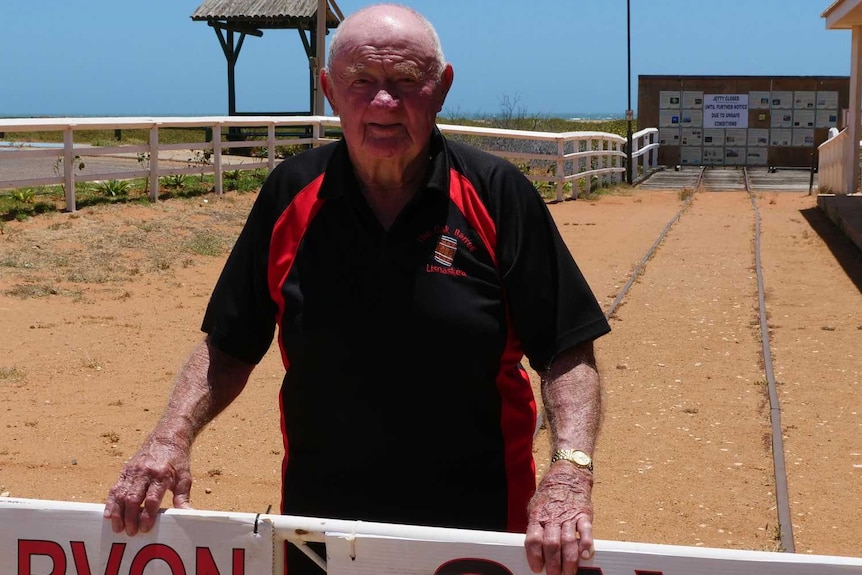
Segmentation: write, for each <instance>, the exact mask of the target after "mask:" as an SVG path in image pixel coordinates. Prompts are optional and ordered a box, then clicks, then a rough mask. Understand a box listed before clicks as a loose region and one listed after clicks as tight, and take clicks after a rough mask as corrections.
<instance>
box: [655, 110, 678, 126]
mask: <svg viewBox="0 0 862 575" xmlns="http://www.w3.org/2000/svg"><path fill="white" fill-rule="evenodd" d="M679 121H680V115H679V110H661V111H659V114H658V127H659V128H671V127H679Z"/></svg>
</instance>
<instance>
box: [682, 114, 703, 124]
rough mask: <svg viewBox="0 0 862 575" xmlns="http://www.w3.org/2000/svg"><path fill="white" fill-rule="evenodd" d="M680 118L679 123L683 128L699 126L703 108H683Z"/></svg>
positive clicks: (701, 122) (701, 120)
mask: <svg viewBox="0 0 862 575" xmlns="http://www.w3.org/2000/svg"><path fill="white" fill-rule="evenodd" d="M681 118H682V121H681V122H680V124H681V125H682V127H683V128H700V127H701V126H703V110H683V111H682V116H681Z"/></svg>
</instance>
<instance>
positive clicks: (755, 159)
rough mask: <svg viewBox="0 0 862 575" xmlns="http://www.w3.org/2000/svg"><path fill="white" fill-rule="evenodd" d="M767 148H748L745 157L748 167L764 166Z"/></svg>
mask: <svg viewBox="0 0 862 575" xmlns="http://www.w3.org/2000/svg"><path fill="white" fill-rule="evenodd" d="M768 152H769V148H748V153H747V155H746V157H747V159H748V162H747V163H748V165H749V166H765V165H766V160H767V158H768Z"/></svg>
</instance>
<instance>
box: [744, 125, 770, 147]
mask: <svg viewBox="0 0 862 575" xmlns="http://www.w3.org/2000/svg"><path fill="white" fill-rule="evenodd" d="M754 146H769V130H767V129H766V128H750V129H749V130H748V147H749V148H751V147H754ZM750 151H751V150H749V152H750Z"/></svg>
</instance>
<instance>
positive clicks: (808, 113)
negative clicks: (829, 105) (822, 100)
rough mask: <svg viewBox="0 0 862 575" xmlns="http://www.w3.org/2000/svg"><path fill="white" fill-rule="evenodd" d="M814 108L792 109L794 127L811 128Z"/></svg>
mask: <svg viewBox="0 0 862 575" xmlns="http://www.w3.org/2000/svg"><path fill="white" fill-rule="evenodd" d="M814 113H815V112H814V110H794V111H793V127H794V128H813V127H814Z"/></svg>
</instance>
